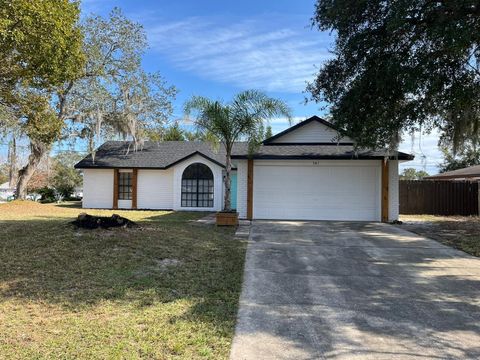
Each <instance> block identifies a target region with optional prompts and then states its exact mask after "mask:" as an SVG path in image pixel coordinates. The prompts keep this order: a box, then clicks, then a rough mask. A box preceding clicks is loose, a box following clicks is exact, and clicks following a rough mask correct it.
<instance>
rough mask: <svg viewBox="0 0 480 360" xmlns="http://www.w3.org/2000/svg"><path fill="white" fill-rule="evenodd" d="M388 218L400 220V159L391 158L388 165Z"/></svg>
mask: <svg viewBox="0 0 480 360" xmlns="http://www.w3.org/2000/svg"><path fill="white" fill-rule="evenodd" d="M388 173H389V174H388V179H389V182H388V220H389V221H394V220H398V213H399V210H400V203H399V195H398V186H399V184H398V160H391V161H390V164H389V166H388Z"/></svg>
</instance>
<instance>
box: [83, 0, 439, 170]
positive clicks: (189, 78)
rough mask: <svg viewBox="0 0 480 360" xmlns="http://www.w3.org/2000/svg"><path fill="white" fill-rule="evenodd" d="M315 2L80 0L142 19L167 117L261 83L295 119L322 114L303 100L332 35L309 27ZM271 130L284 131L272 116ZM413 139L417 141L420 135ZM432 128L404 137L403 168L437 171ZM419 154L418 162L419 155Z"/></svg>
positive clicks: (91, 8)
mask: <svg viewBox="0 0 480 360" xmlns="http://www.w3.org/2000/svg"><path fill="white" fill-rule="evenodd" d="M314 3H315V1H314V0H296V1H293V0H270V1H266V0H262V1H258V0H257V1H252V0H244V1H225V0H223V1H221V0H202V1H194V0H177V1H166V0H159V1H152V0H148V1H138V0H137V1H134V0H120V1H114V0H101V1H99V0H83V2H82V12H83V14H84V15H87V14H89V13H96V14H100V15H107V14H108V13H109V12H110V11H111V9H112V8H113V7H115V6H116V7H120V8H121V9H122V10H123V12H124V13H125V15H126V16H127V17H129V18H130V19H132V20H135V21H137V22H139V23H141V24H142V25H143V26H144V28H145V30H146V32H147V36H148V42H149V46H150V48H149V49H148V51H147V53H146V55H145V58H144V63H143V65H144V67H145V69H146V70H147V71H160V73H161V74H162V75H163V76H164V77H165V79H166V80H167V81H168V82H169V83H171V84H173V85H175V86H176V87H177V88H178V89H179V91H180V92H179V95H178V97H177V100H176V101H175V111H174V116H173V119H181V118H182V104H183V103H184V101H185V100H186V99H188V98H189V97H190V96H192V95H204V96H208V97H212V98H219V99H227V100H228V99H229V98H230V97H231V96H232V95H233V94H235V93H237V92H239V91H242V90H245V89H249V88H255V89H261V90H264V91H266V92H267V93H268V94H269V95H270V96H274V97H278V98H280V99H283V100H284V101H286V102H287V103H288V104H289V105H290V107H291V108H292V109H293V113H294V120H295V121H300V120H303V119H305V118H307V117H309V116H311V115H314V114H317V115H320V116H322V115H325V112H324V111H322V110H321V109H320V107H321V106H320V105H319V104H315V103H311V102H309V103H307V104H305V98H306V97H307V96H308V94H306V93H305V86H306V83H307V82H308V81H311V80H313V78H314V76H315V73H316V72H317V69H318V67H319V66H321V65H322V63H323V62H324V61H325V60H326V59H328V58H329V57H330V56H331V53H330V50H331V48H332V40H333V39H332V36H331V35H330V34H329V33H325V32H323V33H322V32H319V31H318V30H316V29H314V28H312V27H311V26H310V18H311V16H312V15H313V11H314ZM271 125H272V128H273V131H274V133H275V132H278V131H281V130H283V129H285V128H286V127H287V126H288V124H287V122H286V121H285V120H283V119H276V120H273V121H272V123H271ZM419 140H420V141H419ZM436 142H437V134H433V135H423V136H422V137H420V136H419V135H417V136H416V137H415V140H414V141H413V142H412V140H411V139H410V137H406V141H404V143H403V144H402V146H401V150H404V151H408V152H412V151H413V153H415V154H416V155H417V159H416V160H415V161H414V162H409V163H407V164H406V166H413V167H416V168H418V169H420V168H424V167H426V169H427V170H428V171H429V172H430V173H435V172H436V164H437V163H438V162H440V161H441V157H440V154H439V152H438V150H437V148H436ZM422 154H425V155H426V159H424V160H422V157H421V156H419V155H422Z"/></svg>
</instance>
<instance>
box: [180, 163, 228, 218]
mask: <svg viewBox="0 0 480 360" xmlns="http://www.w3.org/2000/svg"><path fill="white" fill-rule="evenodd" d="M193 163H202V164H205V165H207V166H208V167H209V168H210V170H212V173H213V181H214V190H213V191H214V195H213V199H214V200H213V207H211V208H187V207H182V206H181V204H182V202H181V199H182V174H183V171H184V170H185V169H186V168H187V166H188V165H190V164H193ZM222 170H223V168H222V167H221V166H219V165H217V164H215V163H212V162H211V161H209V160H207V159H205V158H204V157H203V156H200V155H195V156H192V157H191V158H189V159H187V160H185V161H182V162H181V163H179V164H177V165H175V167H174V169H173V209H174V210H189V211H220V210H221V209H222V208H223V197H222V194H223V176H222Z"/></svg>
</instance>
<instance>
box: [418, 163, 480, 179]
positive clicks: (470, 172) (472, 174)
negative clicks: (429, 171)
mask: <svg viewBox="0 0 480 360" xmlns="http://www.w3.org/2000/svg"><path fill="white" fill-rule="evenodd" d="M477 177H478V178H480V165H474V166H470V167H467V168H463V169H458V170H453V171H447V172H444V173H442V174H438V175H433V176H427V177H426V178H425V179H432V180H435V179H440V180H441V179H462V178H477Z"/></svg>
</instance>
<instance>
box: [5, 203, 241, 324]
mask: <svg viewBox="0 0 480 360" xmlns="http://www.w3.org/2000/svg"><path fill="white" fill-rule="evenodd" d="M68 205H69V204H68ZM68 205H67V206H68ZM59 206H60V205H59ZM202 215H203V214H202V213H166V214H164V215H155V216H150V217H144V218H143V219H142V220H140V221H138V220H137V221H138V222H139V224H140V225H141V227H140V228H139V229H114V230H81V229H76V228H75V227H74V226H72V225H70V224H69V223H68V221H69V220H67V219H65V218H63V219H58V220H55V219H51V218H50V219H48V220H40V219H38V220H28V221H16V220H9V221H4V222H3V223H2V227H1V229H0V299H2V298H3V299H11V298H17V299H27V300H33V301H40V302H46V303H52V304H59V305H62V306H63V307H65V308H67V309H71V310H75V309H78V308H85V307H88V306H91V305H95V304H97V303H99V302H101V301H104V300H112V301H115V302H120V303H128V304H130V305H133V306H137V307H145V306H149V305H152V304H158V303H168V302H172V301H176V300H181V299H187V300H192V301H193V302H194V304H196V305H195V306H194V307H193V309H192V312H191V313H190V314H188V315H186V316H189V317H191V318H192V319H196V320H198V321H204V320H208V321H210V322H213V323H215V325H216V326H219V327H220V328H225V331H228V332H230V333H231V332H233V325H234V322H235V314H236V309H237V305H238V298H239V293H240V288H241V279H242V274H243V262H244V255H245V248H246V246H245V244H244V243H241V242H238V241H233V235H234V230H233V229H225V228H216V227H214V226H205V225H203V226H201V225H197V224H195V223H193V222H190V221H189V220H193V219H196V218H198V217H201V216H202ZM71 220H73V218H72V219H71Z"/></svg>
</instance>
